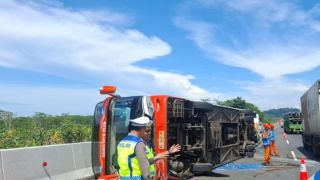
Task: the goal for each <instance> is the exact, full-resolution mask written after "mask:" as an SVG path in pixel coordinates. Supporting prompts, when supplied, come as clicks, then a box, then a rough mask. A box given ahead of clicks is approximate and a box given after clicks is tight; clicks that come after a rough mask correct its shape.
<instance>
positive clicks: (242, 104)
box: [217, 97, 263, 118]
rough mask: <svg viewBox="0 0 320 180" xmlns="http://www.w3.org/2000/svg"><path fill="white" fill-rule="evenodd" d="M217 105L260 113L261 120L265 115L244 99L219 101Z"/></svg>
mask: <svg viewBox="0 0 320 180" xmlns="http://www.w3.org/2000/svg"><path fill="white" fill-rule="evenodd" d="M217 104H218V105H222V106H229V107H234V108H238V109H250V110H252V111H255V112H256V113H258V114H259V117H260V118H263V113H262V112H261V111H260V109H259V108H258V107H257V106H256V105H254V104H253V103H250V102H247V101H246V100H244V99H242V97H236V98H234V99H229V100H226V101H217Z"/></svg>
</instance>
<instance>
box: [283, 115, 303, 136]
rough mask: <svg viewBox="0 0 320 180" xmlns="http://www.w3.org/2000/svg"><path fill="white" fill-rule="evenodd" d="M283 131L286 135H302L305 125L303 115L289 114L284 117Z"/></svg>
mask: <svg viewBox="0 0 320 180" xmlns="http://www.w3.org/2000/svg"><path fill="white" fill-rule="evenodd" d="M283 119H284V124H283V129H284V132H285V133H302V131H303V124H302V118H301V114H300V113H298V112H292V113H287V114H285V115H284V117H283Z"/></svg>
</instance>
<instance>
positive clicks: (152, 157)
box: [142, 126, 181, 177]
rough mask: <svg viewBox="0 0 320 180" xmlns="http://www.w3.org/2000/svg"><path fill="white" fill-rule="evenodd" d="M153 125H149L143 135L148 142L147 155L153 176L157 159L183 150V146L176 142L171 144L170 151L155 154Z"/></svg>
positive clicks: (145, 141) (146, 142)
mask: <svg viewBox="0 0 320 180" xmlns="http://www.w3.org/2000/svg"><path fill="white" fill-rule="evenodd" d="M151 130H152V129H151V126H149V127H147V129H146V131H145V134H144V136H143V137H142V139H143V141H144V143H145V144H146V149H147V157H148V160H149V164H150V175H151V177H152V176H154V169H155V167H154V164H155V162H156V161H158V160H160V159H163V158H166V157H168V156H169V155H170V154H173V153H176V152H179V151H180V150H181V146H180V145H179V144H174V145H172V146H171V148H170V149H169V151H164V152H161V153H158V154H156V155H155V153H154V149H153V148H154V147H153V144H152V142H151Z"/></svg>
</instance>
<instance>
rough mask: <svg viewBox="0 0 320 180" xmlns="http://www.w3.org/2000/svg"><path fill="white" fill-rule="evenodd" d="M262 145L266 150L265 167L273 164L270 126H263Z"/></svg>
mask: <svg viewBox="0 0 320 180" xmlns="http://www.w3.org/2000/svg"><path fill="white" fill-rule="evenodd" d="M261 136H262V145H263V148H264V163H263V165H266V166H267V165H269V164H270V162H271V157H270V151H271V149H270V125H269V124H267V123H266V124H264V125H263V130H262V135H261Z"/></svg>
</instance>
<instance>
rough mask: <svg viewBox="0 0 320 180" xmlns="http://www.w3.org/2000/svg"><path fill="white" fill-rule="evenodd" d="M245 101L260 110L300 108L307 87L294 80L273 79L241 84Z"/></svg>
mask: <svg viewBox="0 0 320 180" xmlns="http://www.w3.org/2000/svg"><path fill="white" fill-rule="evenodd" d="M239 85H241V86H242V87H243V88H244V89H245V90H246V94H245V95H244V97H245V99H248V100H249V101H252V102H255V103H256V104H257V105H258V106H259V107H260V108H261V109H262V110H267V109H270V108H281V107H288V106H291V107H298V108H300V97H301V96H302V95H303V93H304V92H305V91H306V90H307V89H308V88H309V85H307V84H305V83H303V82H301V81H296V80H288V79H284V78H281V79H273V80H263V81H261V82H255V83H254V82H242V83H240V84H239Z"/></svg>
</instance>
